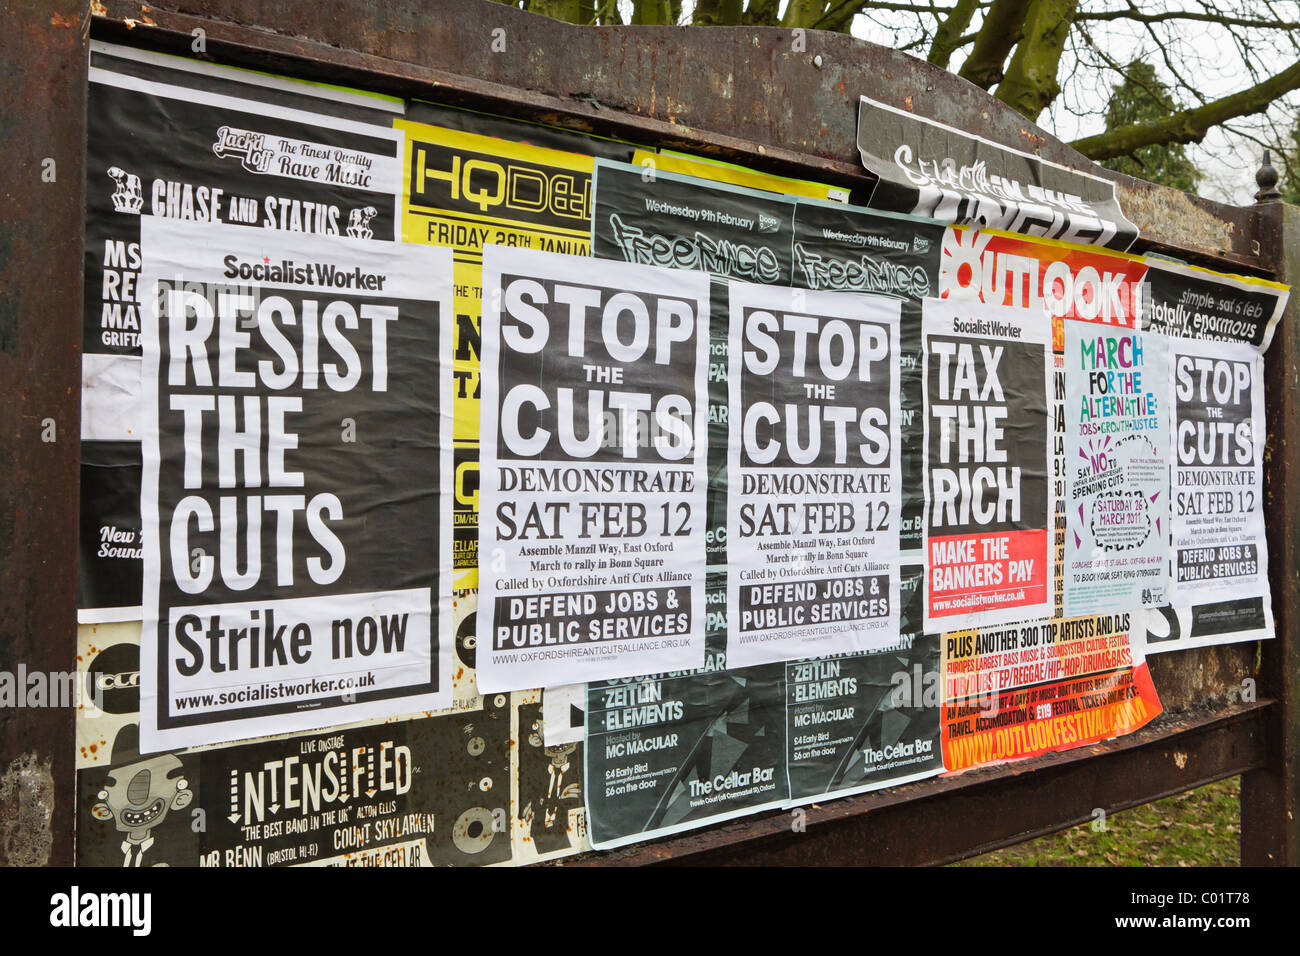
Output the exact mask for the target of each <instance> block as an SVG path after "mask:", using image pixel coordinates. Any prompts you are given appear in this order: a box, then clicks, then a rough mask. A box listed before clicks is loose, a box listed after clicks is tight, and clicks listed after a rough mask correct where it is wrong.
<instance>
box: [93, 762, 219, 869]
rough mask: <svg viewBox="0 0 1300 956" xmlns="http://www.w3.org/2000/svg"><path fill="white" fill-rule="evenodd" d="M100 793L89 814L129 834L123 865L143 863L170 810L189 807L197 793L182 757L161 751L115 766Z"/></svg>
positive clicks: (125, 843) (162, 864)
mask: <svg viewBox="0 0 1300 956" xmlns="http://www.w3.org/2000/svg"><path fill="white" fill-rule="evenodd" d="M97 797H98V802H97V803H95V805H94V806H93V807H91V808H90V815H91V816H93V817H94V818H95V819H96V820H101V821H103V822H108V821H110V820H111V821H113V823H114V825H115V826H116V827H117V829H118V830H120V831H121V832H122V833H124V834H125V835H126V839H124V840H123V841H122V865H123V866H140V865H142V862H143V860H144V855H145V854H146V853H148V852H149V848H150V847H151V846H153V832H154V830H155V829H157V828H158V826H160V825H161V824H162V822H163V820H165V819H166V818H167V814H169V813H171V812H172V811H173V810H184V809H185V808H186V807H188V806H189V805H190V803H191V801H192V800H193V799H194V793H193V791H192V790H190V785H189V781H188V780H186V779H185V767H184V766H183V765H182V764H181V761H180V758H179V757H176V756H175V755H173V754H159V755H157V756H155V757H146V758H143V759H141V760H137V761H135V762H133V763H128V764H126V765H124V766H120V767H114V768H112V769H111V770H110V771H109V773H108V781H107V782H106V783H105V784H104V786H103V788H102V789H101V790H100V791H99V793H98V795H97ZM157 865H159V866H166V864H165V863H161V864H157Z"/></svg>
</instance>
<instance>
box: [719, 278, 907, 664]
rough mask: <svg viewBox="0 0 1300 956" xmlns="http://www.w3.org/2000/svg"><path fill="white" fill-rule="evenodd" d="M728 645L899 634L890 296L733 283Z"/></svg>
mask: <svg viewBox="0 0 1300 956" xmlns="http://www.w3.org/2000/svg"><path fill="white" fill-rule="evenodd" d="M730 302H731V306H730V309H731V335H730V343H729V345H728V351H729V355H730V361H731V368H730V371H729V373H728V383H729V388H730V394H731V401H730V407H731V415H730V442H729V455H730V460H729V461H728V465H727V469H728V475H729V480H730V486H731V487H730V494H729V496H728V503H727V541H728V542H729V545H728V587H727V619H728V621H729V622H730V625H731V627H730V635H729V638H728V656H729V659H730V661H731V664H732V666H734V667H745V666H750V665H755V664H766V663H771V662H774V661H784V660H796V659H799V658H806V657H817V656H822V655H826V654H844V653H852V652H856V651H864V650H871V649H873V648H880V647H884V646H886V645H889V644H891V643H894V642H895V641H896V640H897V635H898V620H899V610H898V601H899V590H898V589H899V582H898V574H899V559H898V553H899V550H898V549H899V545H898V540H899V511H900V503H901V494H900V489H899V456H900V441H899V431H900V429H899V380H898V379H899V377H898V371H897V365H898V342H899V304H898V302H897V301H896V300H893V299H886V298H882V297H879V296H870V295H865V294H853V293H837V292H813V291H808V290H805V289H781V288H773V287H770V286H761V285H753V284H750V283H743V282H734V281H733V282H732V283H731V285H730Z"/></svg>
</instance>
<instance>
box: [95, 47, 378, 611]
mask: <svg viewBox="0 0 1300 956" xmlns="http://www.w3.org/2000/svg"><path fill="white" fill-rule="evenodd" d="M400 110H401V105H400V101H398V102H397V103H396V105H395V104H394V103H393V102H392V101H389V100H388V99H386V98H383V97H376V96H368V95H364V94H361V93H357V92H354V91H349V90H344V89H342V88H333V87H321V86H317V85H313V84H306V83H301V82H295V81H291V80H288V79H284V78H281V77H275V76H270V75H266V74H260V73H251V72H248V71H240V70H233V69H230V68H227V67H218V66H215V65H214V64H211V63H203V62H200V61H192V60H187V59H184V58H181V57H165V56H161V55H158V54H152V53H147V52H145V51H140V50H132V49H130V48H126V47H119V46H113V45H111V44H105V43H100V42H98V41H94V42H92V58H91V68H90V89H89V108H88V110H87V123H88V129H87V147H86V149H87V163H86V245H85V321H84V332H83V343H82V348H83V355H82V424H81V437H82V441H83V461H84V463H85V466H86V467H85V469H84V470H85V471H86V476H87V478H88V479H89V480H88V482H87V483H85V484H84V485H83V488H82V496H81V497H82V505H81V510H82V536H81V553H82V557H83V560H82V562H81V566H80V578H81V582H80V602H79V612H78V618H79V620H81V621H82V622H94V621H113V620H138V619H139V618H140V617H141V610H140V588H139V586H138V584H134V582H135V581H137V580H138V579H139V577H140V573H141V571H140V568H139V558H138V557H135V558H131V557H129V556H125V555H129V553H130V551H132V550H134V551H136V552H138V550H139V542H138V540H137V541H136V542H135V543H134V548H133V549H132V547H131V545H130V543H129V542H127V541H126V540H125V537H124V536H125V535H128V534H132V533H135V534H137V535H138V531H139V523H140V517H139V513H138V504H137V505H136V506H135V507H136V513H135V514H134V515H127V516H124V515H123V514H122V513H121V498H120V492H121V491H122V490H123V488H122V484H121V481H122V479H123V478H124V477H125V476H126V472H125V471H122V470H118V471H115V472H111V473H110V472H108V471H105V470H103V468H104V466H103V464H102V462H103V461H104V460H105V459H107V458H112V459H113V461H114V462H115V464H114V465H113V466H112V467H114V468H124V467H125V468H129V467H131V465H130V464H125V465H123V464H120V462H122V461H123V460H124V457H130V455H131V453H132V452H134V456H135V463H134V467H135V468H136V469H137V470H138V468H139V441H140V431H141V428H142V427H143V426H142V422H141V414H142V398H141V391H140V389H141V384H140V381H141V380H140V331H141V327H140V323H141V316H140V314H139V312H138V304H137V288H136V287H137V283H138V281H139V277H140V272H141V268H142V265H143V263H142V253H141V246H140V227H141V222H142V221H143V220H144V219H149V218H163V219H171V220H178V221H187V222H209V223H223V224H228V225H240V226H246V227H254V228H257V229H259V230H260V229H267V230H276V231H283V232H292V233H297V234H305V235H313V236H314V235H334V236H348V237H355V238H374V239H384V240H391V239H392V238H393V237H394V230H395V228H396V216H395V212H396V199H395V196H396V193H397V191H398V189H399V184H400V174H399V171H398V164H399V160H398V146H399V143H400V134H398V133H396V132H394V131H393V130H392V129H391V128H389V127H390V125H391V117H392V116H393V114H394V111H396V112H400ZM110 446H118V447H110ZM131 446H134V448H132V447H131ZM134 496H135V497H136V498H137V499H138V497H139V487H138V485H137V486H136V488H135V489H134ZM106 543H107V544H109V545H110V546H113V547H118V546H121V551H120V554H119V555H118V556H117V557H115V558H114V559H112V560H106V559H105V556H104V555H103V554H102V553H101V552H102V551H103V550H104V545H105V544H106ZM131 562H134V563H135V566H134V568H131V567H128V565H129V564H130V563H131Z"/></svg>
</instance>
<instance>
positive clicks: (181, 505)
mask: <svg viewBox="0 0 1300 956" xmlns="http://www.w3.org/2000/svg"><path fill="white" fill-rule="evenodd" d="M140 226H141V240H142V248H143V252H144V262H145V271H144V273H143V275H142V277H141V283H140V289H141V293H140V294H141V303H142V305H143V306H144V308H143V309H142V312H143V317H144V322H143V325H142V332H141V343H142V347H143V352H144V355H143V370H144V375H143V391H144V396H145V409H146V412H145V426H144V429H143V432H144V434H143V436H142V446H143V454H144V473H143V481H142V491H141V501H142V517H143V522H144V545H145V547H144V609H145V617H144V626H143V632H142V637H141V650H140V659H141V708H140V710H141V747H142V749H143V750H146V751H155V750H159V749H165V748H170V747H178V746H195V745H199V744H208V743H216V742H220V741H226V740H238V739H241V738H245V737H253V736H259V735H264V734H268V733H284V732H286V731H292V730H308V729H315V728H318V727H325V726H329V725H331V724H337V723H340V722H344V721H348V720H359V719H366V718H374V717H387V716H391V715H393V714H396V713H404V712H407V713H409V712H412V711H421V710H432V709H436V708H441V707H445V706H447V705H448V704H450V702H451V679H450V677H451V675H450V671H451V647H450V643H449V642H448V641H446V640H440V639H439V634H440V630H439V625H440V624H441V625H442V626H443V628H444V629H447V630H450V621H451V593H450V570H451V569H450V563H449V556H450V543H451V518H450V514H451V509H450V503H449V502H448V501H447V500H446V495H445V489H447V488H448V487H449V486H450V475H451V450H452V442H451V434H450V431H451V414H452V412H451V325H450V312H449V310H450V300H451V254H450V252H449V251H447V250H443V249H431V248H425V247H415V246H394V245H393V244H392V243H380V242H374V241H367V240H346V239H341V238H331V237H323V236H302V235H298V236H292V237H290V236H285V235H283V234H280V233H276V232H271V231H266V232H254V231H252V230H248V229H242V228H239V227H235V226H224V225H216V224H207V223H189V222H181V221H174V220H169V219H162V218H146V219H143V220H142V221H141V224H140Z"/></svg>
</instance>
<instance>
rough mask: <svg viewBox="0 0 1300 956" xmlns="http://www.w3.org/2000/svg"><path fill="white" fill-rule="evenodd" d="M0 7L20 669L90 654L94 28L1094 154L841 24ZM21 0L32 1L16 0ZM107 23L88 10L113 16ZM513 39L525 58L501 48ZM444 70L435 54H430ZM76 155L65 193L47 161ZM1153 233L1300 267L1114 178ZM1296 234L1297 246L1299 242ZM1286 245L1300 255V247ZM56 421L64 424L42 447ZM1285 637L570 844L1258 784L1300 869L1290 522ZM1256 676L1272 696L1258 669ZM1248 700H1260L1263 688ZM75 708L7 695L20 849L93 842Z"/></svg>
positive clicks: (1249, 228)
mask: <svg viewBox="0 0 1300 956" xmlns="http://www.w3.org/2000/svg"><path fill="white" fill-rule="evenodd" d="M36 6H37V7H38V9H37V10H36V11H33V10H31V9H29V8H28V6H27V5H26V4H23V3H13V2H10V0H0V11H3V13H4V14H5V16H4V22H5V24H6V30H5V33H4V35H3V36H0V64H2V65H3V66H4V69H5V71H6V73H7V74H8V76H9V78H10V81H9V89H8V90H7V95H8V100H9V102H8V103H7V104H6V105H4V106H3V107H0V134H3V139H4V141H5V142H7V143H8V144H9V150H8V152H9V155H8V156H7V157H6V158H7V159H9V160H10V161H9V162H7V163H4V164H0V186H3V190H2V194H4V195H6V196H7V197H8V202H9V208H8V209H6V215H5V216H4V218H3V220H0V386H2V387H3V395H4V401H3V403H0V427H2V428H3V435H4V438H5V446H6V448H5V450H6V460H7V461H8V462H9V463H10V464H11V467H9V468H7V469H4V470H3V471H0V549H3V550H0V669H9V670H13V669H14V668H15V667H16V666H17V664H18V663H19V662H25V663H26V664H27V666H28V667H38V666H39V667H44V668H46V669H51V670H68V669H71V668H72V667H73V661H74V656H75V653H76V651H75V646H76V641H75V633H76V627H75V611H74V608H75V581H76V557H75V556H76V547H75V541H76V534H77V510H78V472H77V459H78V448H77V442H76V441H75V438H76V436H77V434H78V433H79V414H80V407H79V383H80V353H79V343H80V338H81V336H80V317H81V273H82V264H81V244H82V234H83V221H82V220H83V216H84V196H83V188H84V187H83V184H84V161H85V122H84V118H85V117H84V114H85V95H86V63H87V43H88V38H89V36H90V35H91V34H92V33H93V34H94V35H95V36H97V37H101V38H104V39H112V40H116V41H119V42H128V43H133V44H136V45H140V46H145V47H148V48H151V49H156V50H160V51H163V52H175V53H181V54H184V55H193V45H194V38H195V37H196V36H198V35H199V34H196V33H195V31H198V30H201V31H203V32H202V34H201V35H202V37H203V40H204V44H203V45H204V47H205V52H204V53H203V55H204V56H205V57H206V58H208V59H211V60H214V61H218V62H224V63H230V64H233V65H239V66H248V67H253V68H257V69H262V70H267V71H272V72H278V73H284V74H289V75H295V76H300V77H303V78H306V79H313V80H321V81H326V82H331V83H337V84H345V85H352V86H357V87H361V88H365V89H370V90H374V91H376V92H380V93H388V94H392V95H397V96H402V97H407V98H417V99H425V100H431V101H434V102H439V103H443V104H446V105H452V106H461V107H466V108H474V109H481V110H484V111H488V112H493V113H497V114H500V115H505V116H510V117H514V118H519V119H525V120H530V121H534V122H543V123H550V124H553V125H558V126H563V127H567V128H571V129H576V130H581V131H585V132H592V133H597V134H600V135H605V136H616V137H619V138H622V139H626V140H629V141H632V142H637V143H642V144H645V145H647V146H655V145H658V146H666V147H670V148H679V149H686V150H691V151H695V152H699V153H705V154H709V155H714V156H716V157H718V158H721V159H728V160H733V161H737V162H742V163H745V164H747V165H750V166H754V167H757V168H760V169H764V170H767V171H771V172H775V173H784V174H787V175H796V176H801V177H804V178H815V179H819V180H822V181H826V182H830V183H834V184H836V185H841V186H846V187H849V188H850V189H853V190H855V191H858V194H859V195H860V194H861V191H862V190H864V189H865V188H866V187H869V186H870V185H871V179H870V176H869V175H868V174H867V173H866V171H865V170H864V169H862V167H861V166H860V164H859V163H858V161H857V156H856V154H855V150H854V146H853V143H854V137H853V123H854V115H855V110H854V109H853V108H852V103H853V100H854V98H855V96H856V94H857V92H858V90H860V89H865V88H866V84H867V83H870V84H871V92H872V94H873V95H874V96H877V97H879V98H883V99H885V100H887V101H890V102H892V103H894V104H895V105H897V106H899V107H900V108H906V109H909V110H915V111H916V112H917V113H919V114H922V115H925V116H930V117H933V118H935V119H938V120H941V121H945V122H949V123H951V124H953V125H960V126H963V127H965V128H977V129H978V130H979V131H980V133H981V134H982V135H985V136H987V137H989V138H991V139H995V140H998V141H1001V142H1005V143H1007V144H1009V145H1014V146H1016V147H1017V148H1021V149H1027V150H1034V151H1037V152H1039V153H1040V154H1041V155H1043V156H1044V157H1045V158H1048V159H1051V160H1054V161H1056V162H1062V163H1066V164H1075V165H1080V164H1087V162H1088V161H1087V160H1085V159H1084V158H1083V157H1081V156H1079V155H1078V154H1077V153H1074V152H1073V151H1071V150H1070V149H1069V147H1067V146H1065V145H1063V144H1061V143H1059V142H1058V141H1056V140H1054V139H1052V138H1051V137H1050V136H1048V135H1047V134H1045V133H1043V132H1042V131H1041V130H1039V129H1038V128H1037V127H1035V126H1033V125H1032V124H1030V123H1027V122H1025V121H1024V120H1023V119H1021V118H1020V117H1019V116H1017V115H1016V114H1014V113H1012V112H1011V111H1008V110H1004V109H1002V108H1000V107H998V106H996V105H995V104H994V103H993V101H992V100H991V99H990V98H989V97H988V96H987V94H985V93H983V91H980V90H977V89H976V88H974V87H972V86H969V85H968V84H965V83H963V82H962V81H959V80H957V79H955V78H954V77H952V76H951V75H949V74H947V73H944V72H943V71H941V70H938V69H936V68H934V67H932V66H930V65H929V64H926V63H924V62H922V61H920V60H916V59H914V58H911V57H907V56H904V55H902V54H899V53H897V52H896V51H893V50H887V49H883V48H880V47H875V46H872V45H870V44H864V43H861V42H860V41H856V40H853V39H851V38H849V37H845V36H843V35H838V34H820V33H810V34H808V35H807V37H806V40H805V43H804V45H803V46H802V47H800V48H799V49H795V47H796V44H793V43H792V42H791V34H790V32H789V31H785V30H779V29H775V28H761V29H755V28H739V27H738V28H715V29H707V30H705V29H699V30H689V31H683V30H679V29H676V28H651V27H622V28H599V29H594V28H575V27H570V26H568V25H565V24H561V23H558V22H555V21H552V20H547V19H545V18H541V17H535V16H531V15H529V14H524V13H521V12H519V11H518V10H515V9H513V8H511V7H507V6H504V5H501V4H496V3H489V2H486V0H444V2H439V3H432V2H429V3H426V4H424V5H420V4H412V3H407V2H399V0H379V2H375V0H333V2H330V3H328V4H324V3H320V2H318V0H284V2H280V3H277V4H274V5H264V4H261V3H258V2H256V0H186V2H184V3H179V2H174V0H166V2H164V3H162V4H142V3H139V2H128V0H106V2H99V0H95V2H92V3H90V5H89V9H88V8H87V6H86V5H85V4H84V3H79V2H75V0H56V2H51V3H41V4H38V5H36ZM15 7H16V8H17V9H12V8H15ZM92 14H93V16H92ZM494 31H504V32H503V33H502V34H500V35H501V36H503V37H504V39H505V42H506V44H507V53H506V54H505V55H502V54H494V53H492V52H491V45H492V41H493V39H494V38H496V37H497V36H498V34H497V33H496V32H494ZM432 64H436V66H435V65H432ZM46 157H52V158H54V159H55V160H56V163H57V169H58V180H57V188H55V184H48V185H42V184H41V181H40V171H41V161H42V160H43V159H44V158H46ZM1102 173H1103V174H1104V175H1108V176H1110V177H1111V178H1113V179H1114V180H1115V181H1116V183H1117V188H1118V191H1119V194H1120V200H1121V203H1122V204H1123V206H1124V209H1125V211H1126V213H1127V214H1128V215H1129V216H1130V218H1132V219H1133V220H1134V221H1135V222H1136V223H1137V224H1138V225H1139V227H1140V228H1141V229H1142V233H1143V239H1142V241H1141V246H1140V249H1139V251H1158V252H1161V253H1164V254H1166V255H1172V256H1175V257H1178V258H1181V259H1185V260H1188V261H1191V262H1195V263H1198V264H1204V265H1209V266H1212V267H1217V268H1220V269H1225V270H1230V271H1237V272H1244V273H1249V274H1254V275H1264V276H1274V277H1278V278H1280V279H1282V280H1284V281H1286V280H1288V279H1290V281H1297V280H1298V279H1300V210H1296V209H1291V208H1285V209H1284V207H1283V206H1281V205H1280V204H1273V205H1268V206H1262V207H1253V208H1237V207H1231V206H1225V205H1222V204H1218V203H1214V202H1211V201H1208V200H1204V199H1199V198H1197V197H1192V196H1188V195H1186V194H1183V193H1178V192H1176V191H1174V190H1170V189H1166V188H1163V187H1159V186H1154V185H1152V184H1150V183H1144V182H1141V181H1138V180H1133V179H1130V178H1128V177H1125V176H1121V175H1118V174H1111V173H1106V172H1104V171H1102ZM1285 240H1291V241H1285ZM1288 247H1289V248H1288ZM1296 312H1297V307H1296V306H1295V305H1294V304H1293V306H1292V307H1291V309H1290V310H1289V312H1288V315H1287V317H1286V319H1285V320H1284V322H1283V324H1282V327H1281V328H1280V329H1279V331H1278V333H1277V336H1276V338H1275V341H1274V344H1273V346H1272V349H1271V350H1270V355H1269V361H1268V363H1267V367H1268V381H1267V386H1268V389H1269V394H1270V396H1271V397H1273V398H1274V401H1273V402H1271V403H1270V404H1271V410H1270V412H1271V419H1270V423H1269V424H1270V435H1269V451H1270V459H1269V460H1270V464H1269V466H1268V468H1267V478H1266V481H1267V489H1266V491H1267V507H1268V509H1269V514H1270V516H1282V517H1285V516H1289V515H1290V514H1292V513H1294V512H1295V511H1296V510H1297V504H1300V409H1297V408H1294V407H1292V405H1291V403H1289V402H1288V403H1279V402H1278V401H1277V400H1276V398H1277V396H1279V395H1283V394H1289V393H1290V392H1292V391H1293V390H1294V389H1295V388H1296V384H1297V379H1296V373H1295V372H1293V371H1292V370H1293V369H1294V368H1296V367H1297V361H1298V360H1300V317H1298V316H1297V315H1296ZM47 418H53V419H54V420H55V422H56V427H57V428H58V434H59V435H60V436H62V437H61V439H60V440H59V441H57V442H54V443H46V442H41V441H40V429H41V423H42V422H43V421H44V420H45V419H47ZM1268 528H1269V548H1270V556H1271V561H1270V577H1271V581H1272V588H1273V597H1274V609H1275V615H1276V619H1277V627H1278V638H1277V640H1275V641H1272V642H1265V644H1264V646H1263V649H1262V655H1261V659H1262V665H1260V664H1257V661H1256V647H1255V645H1233V646H1227V647H1212V648H1203V649H1199V650H1195V651H1182V652H1179V653H1177V654H1172V655H1162V656H1160V657H1156V658H1154V659H1153V660H1152V665H1151V666H1152V671H1153V676H1154V678H1155V680H1156V683H1157V686H1158V687H1159V689H1160V692H1161V697H1162V699H1163V700H1164V702H1165V705H1166V715H1165V716H1163V717H1161V718H1160V719H1159V720H1158V721H1157V722H1155V723H1154V724H1153V725H1151V726H1149V727H1148V728H1145V729H1144V730H1142V731H1140V732H1139V733H1137V734H1134V735H1132V736H1130V737H1126V738H1123V739H1120V740H1115V741H1110V742H1108V743H1106V744H1102V745H1097V746H1094V747H1089V748H1084V749H1081V750H1077V751H1072V752H1070V753H1067V754H1055V755H1048V756H1046V757H1040V758H1036V759H1034V760H1030V761H1026V762H1023V763H1018V764H1015V765H1011V766H1008V767H997V768H989V769H985V770H980V771H973V772H969V773H965V774H961V775H958V776H953V777H943V778H937V779H933V780H928V781H924V782H921V783H916V784H910V785H907V786H904V787H897V788H891V789H889V790H884V791H880V792H878V793H872V794H867V795H863V796H859V797H852V798H848V799H843V800H835V801H828V802H827V803H826V804H824V805H821V806H813V807H810V808H809V809H808V810H807V817H806V821H805V823H806V831H805V832H800V833H797V834H795V833H793V832H792V831H791V826H790V816H789V815H788V814H774V815H767V816H758V817H750V818H745V819H742V820H739V821H736V822H733V823H730V824H726V825H723V826H718V827H712V828H709V829H706V830H702V831H699V832H697V833H691V834H685V835H681V836H677V837H672V838H668V839H666V840H660V841H656V842H653V843H648V844H643V845H639V846H635V847H631V848H628V849H625V850H622V851H618V852H616V853H611V854H599V855H591V856H589V857H586V858H579V859H578V860H576V861H568V862H569V864H570V865H572V864H573V863H574V862H579V863H594V864H647V863H664V862H675V863H748V864H755V863H762V864H768V865H773V864H786V863H868V862H871V863H897V864H901V863H943V862H948V861H951V860H955V859H959V858H961V857H964V856H969V855H971V854H975V853H980V852H984V851H986V850H989V849H994V848H996V847H999V846H1004V845H1008V844H1010V843H1014V842H1018V841H1020V840H1023V839H1027V838H1030V837H1033V836H1037V835H1041V834H1043V833H1049V832H1052V831H1054V830H1059V829H1063V828H1065V827H1067V826H1070V825H1073V824H1075V823H1078V822H1081V821H1084V820H1087V819H1089V818H1090V815H1091V813H1092V810H1093V808H1095V807H1102V808H1104V809H1106V810H1107V812H1113V811H1115V810H1119V809H1124V808H1126V807H1131V806H1136V805H1139V804H1142V803H1146V802H1149V801H1151V800H1154V799H1158V798H1160V797H1163V796H1167V795H1169V794H1172V793H1176V792H1179V791H1182V790H1186V789H1189V788H1192V787H1195V786H1199V785H1202V784H1204V783H1208V782H1210V781H1213V780H1217V779H1222V778H1224V777H1227V776H1232V775H1236V774H1243V775H1244V777H1243V796H1242V829H1243V834H1242V858H1243V861H1244V862H1248V863H1289V864H1295V863H1297V862H1300V823H1298V822H1297V819H1296V813H1295V812H1294V811H1295V810H1296V809H1297V808H1296V792H1297V787H1298V782H1297V781H1298V775H1297V754H1298V753H1300V727H1298V726H1297V717H1296V704H1295V702H1296V701H1297V697H1298V695H1300V686H1297V684H1298V682H1300V651H1298V650H1297V648H1298V647H1300V606H1297V602H1298V601H1300V592H1298V590H1297V588H1296V581H1297V568H1298V564H1297V562H1298V561H1300V540H1298V539H1297V534H1296V531H1295V530H1293V528H1292V527H1291V526H1290V525H1289V523H1288V522H1287V521H1286V520H1272V521H1270V522H1269V523H1268ZM1255 677H1258V682H1259V693H1260V699H1259V701H1258V702H1243V701H1242V681H1243V679H1245V678H1255ZM1247 696H1249V695H1247ZM72 717H73V715H72V713H71V712H69V711H59V710H54V709H49V710H42V711H27V712H23V711H5V712H0V757H2V758H3V766H2V767H0V773H2V774H3V777H0V862H10V863H21V862H38V863H39V862H50V863H60V864H66V863H70V862H71V860H72V840H73V806H72V804H73V800H74V796H75V785H74V774H73V769H72V767H73V750H74V743H73V739H74V737H73V720H72Z"/></svg>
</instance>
